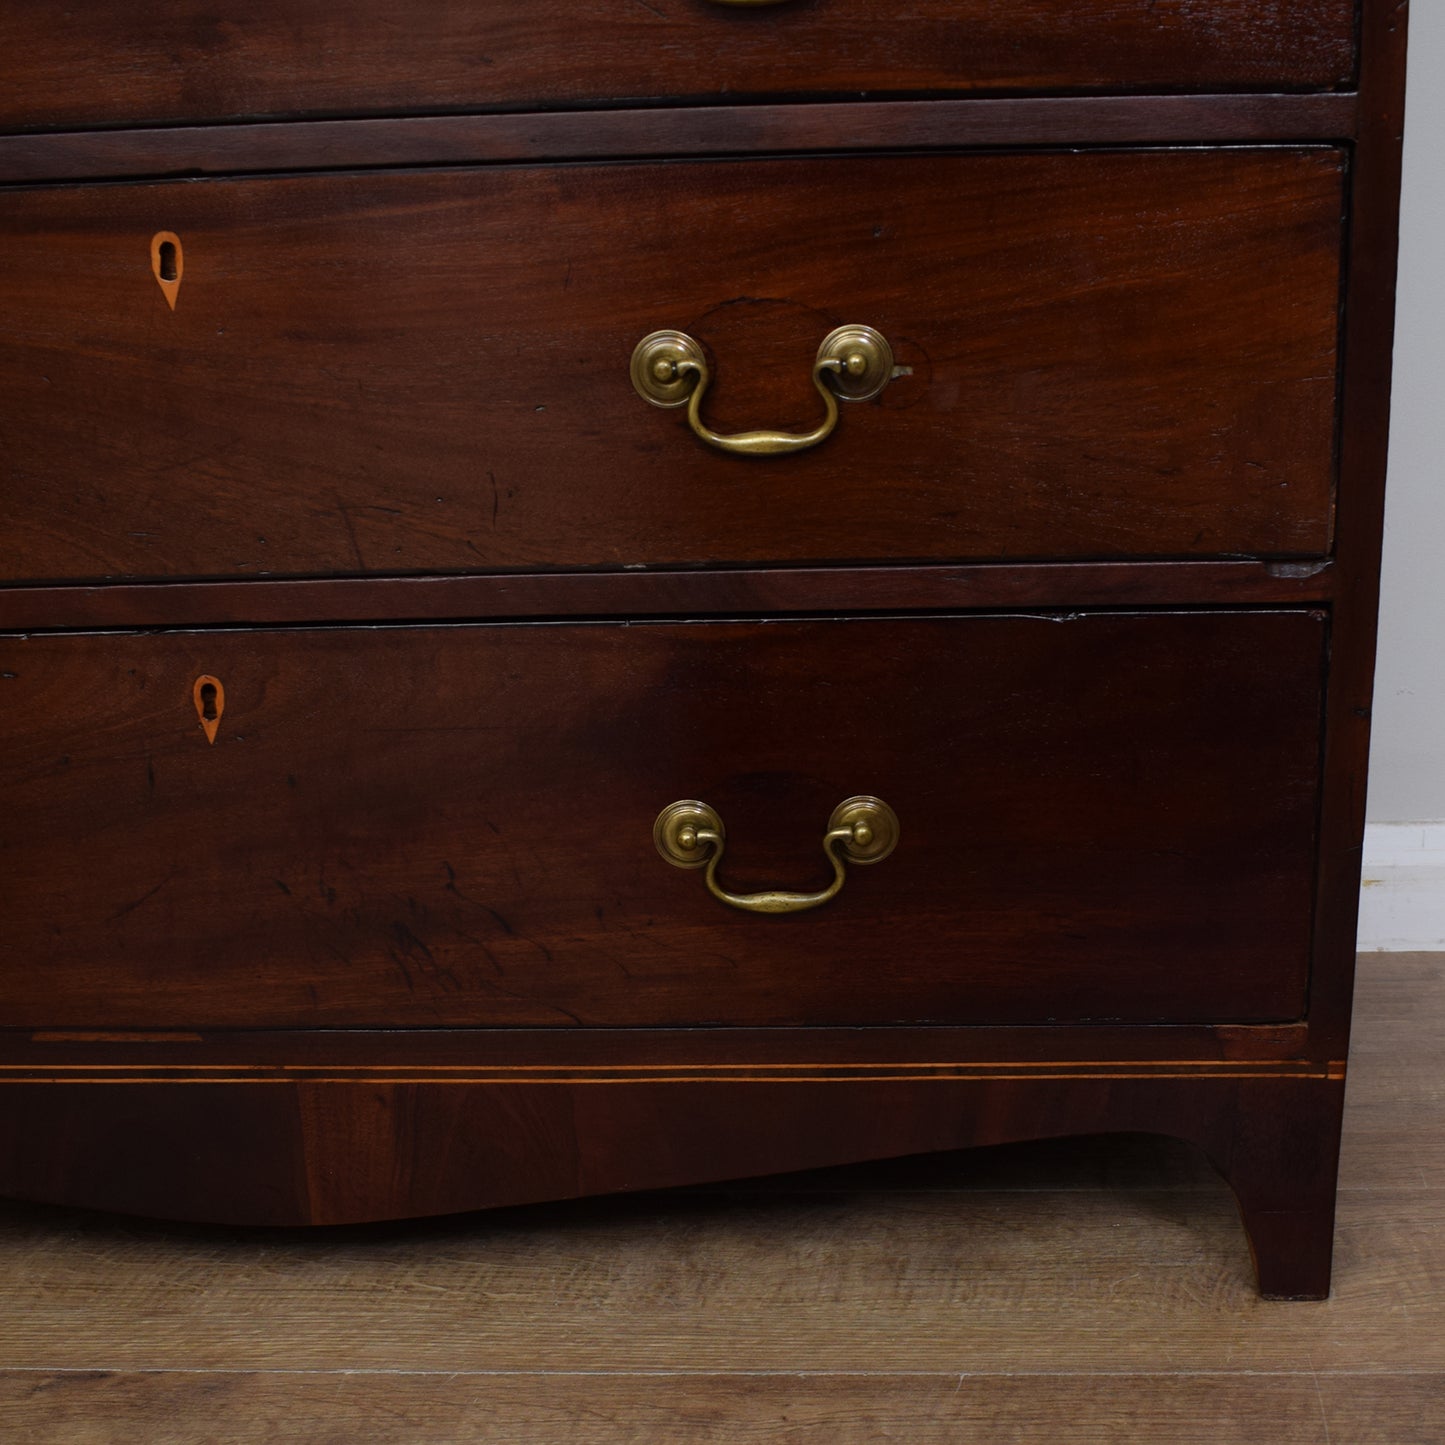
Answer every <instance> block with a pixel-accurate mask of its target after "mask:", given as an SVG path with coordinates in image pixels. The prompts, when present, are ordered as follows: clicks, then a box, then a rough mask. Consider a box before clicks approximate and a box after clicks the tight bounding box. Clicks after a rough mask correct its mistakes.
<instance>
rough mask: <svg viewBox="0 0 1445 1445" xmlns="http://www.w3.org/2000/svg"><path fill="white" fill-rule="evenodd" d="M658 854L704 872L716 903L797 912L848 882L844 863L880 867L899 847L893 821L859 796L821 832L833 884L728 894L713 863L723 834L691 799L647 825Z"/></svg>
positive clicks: (879, 803)
mask: <svg viewBox="0 0 1445 1445" xmlns="http://www.w3.org/2000/svg"><path fill="white" fill-rule="evenodd" d="M652 837H653V841H654V842H655V843H656V844H657V851H658V852H659V853H661V854H662V856H663V857H664V858H665V859H666V860H667V861H668V862H669V863H671V864H672V865H673V866H674V867H676V868H703V869H705V870H706V871H705V872H704V874H703V882H704V883H706V884H707V890H708V892H709V893H711V894H712V896H713V897H714V898H716V899H717V900H718V901H719V902H720V903H726V904H727V905H728V906H729V907H730V908H740V909H742V910H743V911H744V912H747V913H801V912H803V911H804V910H805V909H808V908H819V907H821V906H822V905H823V904H824V903H827V902H828V901H829V900H830V899H833V898H836V897H837V895H838V891H839V889H841V888H842V886H843V884H844V883H845V882H846V881H847V872H846V869H845V868H844V863H845V862H848V863H861V864H868V863H881V862H882V861H883V859H885V858H886V857H887V856H888V855H889V854H890V853H891V852H892V851H893V849H894V848H895V847H896V846H897V844H898V817H897V815H896V814H895V813H894V811H893V809H892V808H890V807H889V806H888V804H887V803H885V802H884V801H883V800H882V799H881V798H874V797H870V796H868V795H866V794H860V795H859V796H857V797H853V798H848V799H846V800H845V801H843V802H841V803H839V804H838V806H837V807H836V808H834V809H833V816H832V817H831V818H829V819H828V827H827V830H826V831H825V832H824V834H823V852H824V853H825V854H826V855H827V858H828V861H829V862H830V863H831V864H832V865H833V881H832V882H831V883H830V884H829V885H828V886H827V887H826V888H822V889H819V890H818V891H817V892H816V893H797V892H793V891H791V890H789V889H783V888H769V889H766V890H764V891H763V892H761V893H733V892H731V891H730V890H729V889H727V888H724V887H723V885H722V884H721V883H720V882H719V881H718V876H717V870H718V865H719V864H720V863H721V862H722V858H723V853H724V851H725V849H726V847H727V833H726V830H725V829H724V827H723V821H722V818H721V817H719V816H718V813H717V811H716V810H715V809H713V808H710V807H708V805H707V804H706V803H701V802H698V801H697V800H696V799H695V798H685V799H683V800H681V801H680V802H676V803H670V804H668V806H667V807H665V808H664V809H663V810H662V812H660V813H659V814H658V815H657V821H656V822H655V823H654V824H653V827H652Z"/></svg>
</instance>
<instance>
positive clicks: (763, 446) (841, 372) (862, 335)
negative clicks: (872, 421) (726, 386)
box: [631, 325, 893, 457]
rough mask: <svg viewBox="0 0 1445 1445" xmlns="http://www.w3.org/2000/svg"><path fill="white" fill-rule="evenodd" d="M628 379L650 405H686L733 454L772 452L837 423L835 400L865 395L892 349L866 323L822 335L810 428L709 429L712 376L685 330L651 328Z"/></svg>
mask: <svg viewBox="0 0 1445 1445" xmlns="http://www.w3.org/2000/svg"><path fill="white" fill-rule="evenodd" d="M631 371H632V384H633V386H634V387H635V388H636V389H637V392H638V394H639V395H640V396H641V397H643V399H644V400H646V401H649V402H651V403H652V404H653V406H660V407H678V406H685V407H686V408H687V421H688V425H689V426H691V427H692V429H693V431H694V432H695V433H696V434H697V436H698V438H699V439H700V440H702V441H704V442H706V443H707V444H708V446H710V447H716V448H717V449H718V450H719V451H724V452H732V453H734V454H735V455H738V456H750V457H776V456H786V455H787V454H788V453H790V452H800V451H804V450H805V449H806V448H808V447H815V446H817V445H818V443H819V442H821V441H825V440H826V439H827V438H828V437H829V436H831V435H832V432H833V428H834V427H836V426H837V425H838V402H839V400H842V401H867V400H868V399H869V398H870V397H874V396H877V395H878V393H879V392H880V391H882V390H883V388H884V387H885V386H887V385H888V383H889V382H890V381H891V380H892V379H893V349H892V347H890V346H889V345H888V342H887V341H886V340H885V339H884V338H883V336H881V335H880V334H879V333H878V332H876V331H875V330H874V329H873V328H872V327H871V326H856V325H855V326H839V327H838V328H836V329H835V330H833V331H830V332H829V333H828V335H827V336H825V337H824V338H823V343H822V345H821V346H819V348H818V354H817V356H816V357H815V358H814V359H813V385H814V386H815V387H816V388H817V389H818V395H819V396H821V397H822V398H823V413H824V414H823V420H822V422H821V423H819V425H818V426H816V427H814V428H813V430H812V431H809V432H785V431H747V432H735V433H733V434H731V435H729V434H726V433H723V432H717V431H714V430H713V429H712V428H711V427H710V426H708V425H707V423H706V422H704V421H703V419H702V399H703V397H704V395H706V393H707V389H708V386H709V385H710V383H711V381H712V372H711V371H710V370H709V369H708V364H707V357H706V355H705V354H704V352H703V349H702V347H701V346H700V345H699V344H698V343H697V342H696V341H695V340H694V339H693V338H692V337H691V336H689V335H688V334H687V333H686V332H685V331H654V332H652V333H651V334H650V335H647V336H644V337H643V338H642V340H641V341H639V342H638V343H637V346H636V347H635V349H634V350H633V353H632V367H631Z"/></svg>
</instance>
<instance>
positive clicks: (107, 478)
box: [0, 147, 1344, 580]
mask: <svg viewBox="0 0 1445 1445" xmlns="http://www.w3.org/2000/svg"><path fill="white" fill-rule="evenodd" d="M1343 170H1344V161H1343V157H1342V153H1341V152H1339V151H1337V150H1335V149H1332V148H1326V147H1278V148H1276V147H1262V148H1238V149H1217V150H1203V149H1201V150H1173V151H1116V152H1094V153H1085V154H1059V153H1032V154H1014V155H996V154H966V155H949V156H931V157H909V158H903V157H856V158H813V159H776V160H751V161H719V162H698V163H691V162H689V163H674V164H644V165H633V164H627V165H620V164H619V165H571V166H558V167H537V166H517V167H495V168H489V169H462V170H448V171H424V172H417V171H403V172H394V173H381V174H378V173H370V174H335V175H302V176H294V177H284V178H283V177H278V178H270V179H246V180H215V181H205V182H177V183H160V184H137V185H96V186H72V187H63V188H36V189H30V190H25V191H16V192H12V193H10V194H9V195H8V196H7V197H6V198H5V201H4V208H3V213H0V214H3V240H0V387H3V388H4V391H5V395H6V398H7V404H6V416H5V418H4V420H3V423H0V426H3V449H0V499H3V505H4V509H5V512H6V516H7V526H6V527H5V529H4V532H3V535H0V578H5V579H9V580H20V579H36V580H47V579H61V578H77V579H79V578H110V577H135V578H167V577H227V576H260V575H293V576H304V575H318V574H333V573H342V574H356V575H361V574H367V573H387V572H392V573H406V572H411V573H418V572H433V571H466V570H473V569H480V570H503V569H512V568H587V567H618V566H632V565H637V564H710V563H724V564H726V563H735V564H766V563H770V562H780V563H792V564H797V563H807V562H838V561H870V560H882V561H887V560H923V559H934V560H938V559H985V560H986V559H994V558H1036V557H1059V558H1108V557H1204V556H1241V555H1243V556H1288V555H1316V554H1320V553H1323V552H1326V551H1327V550H1328V549H1329V546H1330V540H1331V537H1330V527H1331V514H1332V498H1333V490H1334V464H1335V459H1334V437H1335V421H1334V418H1335V394H1336V374H1337V347H1338V308H1339V293H1340V285H1339V271H1340V249H1341V215H1342V208H1343ZM165 235H171V236H173V237H174V238H175V239H174V240H171V241H163V240H157V238H158V237H162V236H165ZM167 245H169V246H178V248H179V250H178V252H176V253H175V254H174V255H171V256H169V257H166V258H163V256H162V250H161V248H162V247H163V246H167ZM153 262H155V265H154V266H153ZM162 266H169V267H174V268H176V269H177V270H178V272H179V278H178V280H177V281H176V282H175V283H171V282H169V281H167V282H166V283H165V284H164V285H163V284H162V282H161V280H159V279H158V277H157V274H155V272H156V271H157V270H159V268H160V267H162ZM171 301H174V302H175V305H174V309H172V307H171V305H170V302H171ZM851 323H862V324H866V325H867V326H871V327H873V328H876V329H877V330H878V331H879V332H881V333H882V334H883V335H884V337H885V338H886V339H887V340H888V341H889V342H890V344H891V347H892V350H893V353H894V357H895V361H896V366H897V370H898V374H897V375H896V376H895V377H894V379H893V380H892V381H890V382H889V383H888V384H887V385H886V386H885V387H884V389H883V391H882V392H881V394H880V395H878V396H876V397H875V398H874V399H873V400H871V401H863V402H855V403H853V404H844V405H842V406H841V407H840V408H839V411H840V413H841V416H840V420H839V422H838V425H837V430H836V432H835V433H834V434H833V435H831V436H829V437H828V439H827V440H826V441H823V442H822V443H821V444H820V445H817V446H815V447H813V448H811V449H809V450H805V451H799V452H796V453H795V454H792V455H788V456H769V457H759V456H737V455H733V454H730V453H729V452H726V451H722V450H717V449H715V448H714V447H712V446H709V445H704V443H703V442H702V441H700V440H698V439H697V438H696V437H695V436H694V435H693V434H692V432H691V430H690V429H689V423H688V420H687V418H686V417H685V416H684V414H683V413H682V412H681V411H677V410H674V411H664V410H660V409H658V408H657V407H654V406H651V405H648V404H647V402H646V401H644V400H643V399H642V397H641V396H639V395H638V394H637V392H636V391H634V388H633V384H632V381H631V379H630V372H629V367H630V359H631V357H632V356H633V352H634V348H635V347H636V346H637V344H638V343H639V342H640V341H641V340H642V338H644V337H645V336H646V335H648V334H649V333H652V332H655V331H658V330H661V329H668V328H674V329H680V330H682V331H684V332H686V333H687V334H688V335H690V336H692V337H694V338H695V339H696V341H697V342H698V343H699V344H700V345H701V346H702V347H703V348H704V351H705V354H706V355H707V356H708V357H709V358H710V363H711V365H710V369H711V371H712V374H713V378H714V380H713V384H712V386H711V389H710V390H709V392H708V393H707V396H706V398H705V402H704V406H703V408H702V414H701V417H700V420H701V422H702V423H703V424H705V425H707V426H709V427H711V428H712V429H714V430H716V431H718V432H721V433H724V434H731V433H736V432H739V431H748V430H752V429H757V428H763V429H768V428H772V429H779V428H780V429H783V430H785V431H789V432H795V433H806V432H808V431H809V430H810V429H812V428H815V427H817V426H818V425H819V423H820V421H821V420H822V418H823V417H824V415H825V410H824V404H823V399H822V398H820V396H819V395H818V392H817V391H816V390H815V387H814V384H813V366H814V357H815V354H816V353H817V351H818V347H819V343H820V341H821V340H822V339H823V338H824V337H825V336H826V335H827V334H828V333H829V332H830V331H831V330H832V329H833V328H835V327H839V326H842V325H846V324H851ZM820 384H822V383H820ZM829 385H831V383H830V384H829Z"/></svg>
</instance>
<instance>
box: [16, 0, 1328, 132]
mask: <svg viewBox="0 0 1445 1445" xmlns="http://www.w3.org/2000/svg"><path fill="white" fill-rule="evenodd" d="M231 10H232V12H233V14H234V18H233V19H226V18H223V17H222V16H218V15H217V13H216V7H215V6H214V5H213V4H210V3H203V0H173V3H171V4H169V5H167V6H165V7H164V8H155V9H151V10H149V11H146V10H143V9H140V8H138V7H135V6H120V5H116V4H114V3H113V0H75V3H71V4H69V5H67V6H66V7H65V8H64V10H63V11H60V10H57V9H55V8H54V7H44V6H40V5H38V4H35V3H24V0H22V3H13V4H10V5H7V6H6V7H4V10H3V12H0V53H4V54H5V55H7V56H10V57H12V60H11V63H10V64H9V65H8V66H7V67H6V69H7V76H6V87H5V92H4V94H3V97H0V124H5V125H9V126H12V127H15V126H22V125H43V124H48V125H67V126H70V125H84V124H86V123H90V122H96V123H116V122H148V121H179V120H202V119H226V118H233V117H238V116H251V115H273V116H295V115H335V114H353V113H360V114H366V113H373V114H377V113H396V112H408V111H412V112H416V111H435V110H447V109H472V108H476V107H488V106H507V107H515V106H526V105H534V104H535V105H557V104H569V105H570V104H577V103H589V102H603V103H611V102H622V103H626V102H627V101H629V100H631V101H637V100H642V101H647V100H657V99H703V100H712V101H715V102H716V101H724V100H725V101H733V100H737V99H739V98H746V97H749V96H769V95H772V96H776V95H787V96H799V95H809V96H819V95H827V96H838V95H848V94H850V93H851V94H858V93H861V92H868V93H870V94H879V93H882V94H888V93H902V92H910V91H914V92H916V91H925V92H930V93H937V92H942V93H949V92H955V93H956V92H960V91H963V92H967V91H990V90H1028V89H1050V90H1057V89H1063V90H1108V89H1126V90H1139V89H1146V88H1164V89H1168V90H1179V89H1205V90H1207V89H1210V88H1215V87H1218V88H1224V89H1239V88H1251V89H1274V88H1282V89H1299V88H1307V87H1324V86H1334V85H1338V84H1340V83H1342V82H1345V81H1347V80H1348V79H1349V78H1350V76H1351V75H1352V73H1353V70H1354V3H1353V0H1197V3H1196V0H1189V3H1178V0H1173V3H1159V0H1014V3H1012V4H1009V5H1000V4H998V3H996V0H915V3H913V4H910V5H909V6H908V7H907V10H906V14H902V15H901V14H900V8H899V7H898V6H897V5H894V4H887V3H884V0H792V3H789V4H784V5H780V6H778V7H776V8H773V7H768V8H764V9H757V10H751V11H748V10H739V9H736V8H732V7H730V6H727V5H724V4H719V3H708V0H665V3H662V4H623V3H619V0H567V3H555V0H548V3H546V4H538V3H537V0H480V3H479V0H428V3H427V4H425V5H420V6H417V7H415V8H414V9H413V10H409V11H408V12H407V14H406V17H405V21H404V22H399V19H398V12H397V8H396V6H395V5H390V4H384V3H382V0H349V3H348V4H347V5H346V6H344V7H341V8H338V7H335V6H318V5H316V4H315V3H313V0H268V3H260V0H251V3H249V4H248V5H246V6H244V7H236V6H233V7H231Z"/></svg>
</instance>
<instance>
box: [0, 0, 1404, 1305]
mask: <svg viewBox="0 0 1445 1445" xmlns="http://www.w3.org/2000/svg"><path fill="white" fill-rule="evenodd" d="M392 10H393V7H390V6H383V5H382V4H381V3H380V0H354V3H352V4H349V5H347V6H335V7H317V6H313V5H306V4H303V3H300V0H265V3H259V4H254V5H250V6H246V7H239V6H237V7H231V8H230V9H229V10H226V9H222V10H220V11H218V10H217V8H216V7H214V6H210V5H201V4H199V3H195V0H179V3H177V4H175V5H172V6H170V7H167V9H166V10H165V11H164V12H156V13H155V15H154V16H152V17H150V18H147V17H146V16H143V15H141V14H139V13H138V12H137V11H136V10H135V9H134V7H127V6H122V5H118V4H116V3H114V0H77V3H75V4H72V5H70V6H68V7H67V8H66V9H65V10H64V12H63V13H57V12H55V11H53V10H45V11H42V10H41V9H40V8H38V7H34V6H28V5H18V6H9V7H6V9H5V11H4V12H3V14H0V48H3V50H4V52H5V53H6V54H7V55H8V56H10V57H12V66H11V69H12V72H13V73H12V74H11V76H10V77H9V83H8V85H7V87H6V89H5V91H4V93H3V94H0V187H3V190H0V497H3V507H4V518H5V525H4V527H3V528H0V633H3V636H0V789H3V797H4V810H3V819H0V879H3V884H0V886H3V907H4V921H5V928H4V934H3V944H0V1081H3V1088H0V1190H3V1191H5V1192H8V1193H11V1194H16V1195H20V1196H25V1197H30V1198H39V1199H47V1200H56V1201H64V1202H70V1203H79V1204H90V1205H98V1206H102V1207H107V1208H114V1209H121V1210H131V1211H138V1212H145V1213H154V1214H160V1215H166V1216H171V1217H179V1218H191V1219H202V1220H217V1221H234V1222H249V1223H284V1224H295V1223H308V1222H316V1223H327V1222H342V1221H357V1220H367V1219H378V1218H384V1217H392V1216H403V1215H416V1214H426V1213H438V1212H444V1211H451V1210H460V1209H469V1208H476V1207H481V1206H487V1205H495V1204H504V1203H517V1202H524V1201H529V1200H541V1199H548V1198H558V1197H564V1196H573V1195H580V1194H586V1193H590V1192H601V1191H610V1190H620V1189H636V1188H644V1187H652V1186H658V1185H666V1184H671V1183H682V1182H690V1181H702V1180H706V1179H716V1178H724V1177H730V1176H737V1175H742V1174H756V1173H763V1172H768V1171H774V1170H780V1169H791V1168H801V1167H807V1166H812V1165H820V1164H826V1163H834V1162H843V1161H847V1160H854V1159H861V1158H868V1157H877V1156H885V1155H900V1154H906V1153H912V1152H918V1151H925V1150H939V1149H949V1148H957V1147H962V1146H967V1145H972V1144H980V1143H992V1142H1000V1141H1004V1140H1014V1139H1025V1138H1037V1137H1045V1136H1053V1135H1061V1134H1070V1133H1090V1132H1099V1131H1112V1130H1143V1131H1153V1132H1160V1133H1165V1134H1173V1135H1178V1136H1181V1137H1184V1138H1187V1139H1191V1140H1193V1141H1195V1142H1197V1143H1198V1144H1199V1145H1201V1146H1202V1147H1203V1148H1204V1149H1205V1150H1207V1151H1208V1153H1209V1154H1210V1156H1211V1157H1212V1158H1213V1159H1214V1161H1215V1162H1216V1163H1217V1164H1218V1166H1219V1167H1220V1169H1221V1170H1222V1171H1223V1172H1224V1174H1225V1176H1226V1177H1227V1178H1228V1179H1229V1181H1230V1183H1231V1184H1232V1185H1233V1187H1234V1189H1235V1191H1236V1193H1237V1195H1238V1197H1239V1200H1240V1204H1241V1208H1242V1212H1243V1214H1244V1219H1245V1224H1246V1226H1247V1228H1248V1230H1249V1232H1250V1235H1251V1238H1252V1241H1253V1244H1254V1248H1255V1253H1256V1259H1257V1263H1258V1266H1259V1272H1260V1281H1261V1285H1262V1287H1263V1289H1264V1290H1265V1292H1266V1293H1269V1294H1274V1295H1283V1296H1318V1295H1322V1294H1324V1293H1326V1292H1327V1290H1328V1287H1329V1267H1330V1248H1331V1237H1332V1229H1333V1210H1334V1186H1335V1164H1336V1157H1337V1152H1338V1143H1339V1121H1340V1107H1341V1100H1342V1096H1343V1088H1344V1073H1345V1062H1344V1061H1345V1057H1346V1052H1347V1045H1348V1026H1349V1010H1350V990H1351V979H1352V968H1353V931H1354V916H1355V899H1356V893H1357V889H1358V867H1359V843H1360V835H1361V829H1362V826H1363V780H1364V764H1365V757H1366V748H1367V741H1368V726H1369V721H1368V720H1369V698H1370V684H1371V671H1372V665H1373V632H1374V615H1375V579H1376V573H1377V566H1378V552H1379V533H1380V515H1381V499H1382V490H1383V474H1384V449H1385V433H1386V417H1387V406H1388V371H1389V357H1390V336H1391V311H1392V301H1393V264H1394V234H1395V206H1396V192H1397V187H1398V160H1399V141H1400V132H1401V106H1402V97H1401V87H1402V77H1403V57H1404V20H1405V7H1404V6H1402V5H1401V4H1399V3H1397V0H1389V3H1383V0H1365V3H1364V4H1363V6H1362V8H1360V9H1359V10H1358V11H1357V8H1356V6H1355V4H1354V3H1353V0H1197V3H1190V4H1168V3H1154V0H1020V3H1018V4H1015V5H1012V6H998V5H994V4H991V3H987V0H919V3H917V4H915V5H912V6H910V7H908V9H907V13H906V15H903V16H899V15H898V14H897V13H896V8H895V7H892V6H886V5H883V4H880V3H878V0H783V3H776V4H773V3H764V0H752V3H746V0H733V3H721V0H657V3H656V4H646V5H629V6H622V5H616V4H611V3H603V0H555V3H548V4H542V5H539V4H536V3H535V0H532V3H525V0H491V3H488V4H485V5H477V4H474V3H463V0H436V3H434V4H431V5H428V6H426V7H423V8H422V10H421V12H419V13H418V14H416V15H412V16H409V17H408V20H407V23H406V25H404V26H400V25H398V24H396V22H395V18H394V16H393V13H392ZM820 842H821V847H820Z"/></svg>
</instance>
